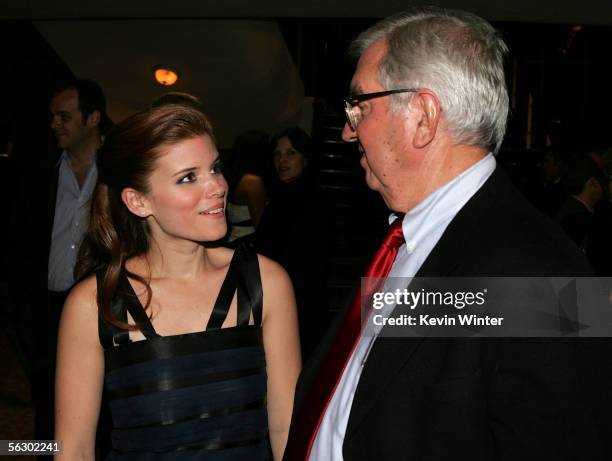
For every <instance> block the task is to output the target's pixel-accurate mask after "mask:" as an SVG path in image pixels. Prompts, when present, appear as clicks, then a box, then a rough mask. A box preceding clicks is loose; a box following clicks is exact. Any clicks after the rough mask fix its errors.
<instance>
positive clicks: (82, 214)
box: [7, 79, 112, 440]
mask: <svg viewBox="0 0 612 461" xmlns="http://www.w3.org/2000/svg"><path fill="white" fill-rule="evenodd" d="M50 112H51V122H50V127H51V130H52V132H53V135H54V136H55V139H56V141H57V146H58V147H59V148H60V149H61V154H60V156H59V158H53V159H46V158H38V159H37V160H36V161H34V162H32V161H28V163H27V164H21V165H19V168H18V169H17V170H16V171H15V174H16V176H17V178H16V179H15V181H16V184H17V185H16V189H15V193H14V195H13V200H14V203H15V205H14V206H13V213H12V220H11V225H10V230H9V232H10V236H9V239H8V256H7V259H8V262H7V264H8V267H9V268H10V271H9V274H8V278H9V300H8V303H9V305H10V308H11V309H12V312H13V314H12V315H13V318H14V321H15V323H16V326H17V330H18V334H17V335H18V337H19V342H20V346H21V349H22V350H23V355H24V356H25V366H26V368H27V372H28V373H29V376H30V385H31V393H32V401H33V404H34V409H35V437H36V438H37V439H39V440H48V439H52V438H53V395H54V382H55V379H54V370H55V350H56V343H57V328H58V322H59V318H60V314H61V309H62V306H63V304H64V300H65V298H66V296H67V294H68V291H69V290H70V288H71V287H72V285H73V284H74V277H73V271H74V267H75V263H76V259H77V253H78V249H79V245H80V243H81V240H82V237H83V234H84V231H85V229H86V227H87V215H88V209H89V200H90V197H91V193H92V191H93V188H94V185H95V183H96V179H97V168H96V164H95V158H96V154H97V151H98V149H99V147H100V145H101V144H102V138H103V134H104V132H105V130H107V129H108V128H109V127H110V126H111V125H112V122H111V120H110V118H109V117H108V115H107V114H106V98H105V96H104V92H103V91H102V89H101V88H100V86H99V85H98V84H97V83H95V82H93V81H91V80H84V79H78V80H74V81H71V82H68V83H66V84H64V85H62V86H61V87H59V88H58V89H57V90H56V91H55V92H54V94H53V97H52V99H51V103H50Z"/></svg>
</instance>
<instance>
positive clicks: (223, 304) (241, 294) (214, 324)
mask: <svg viewBox="0 0 612 461" xmlns="http://www.w3.org/2000/svg"><path fill="white" fill-rule="evenodd" d="M234 293H236V294H237V301H238V315H237V317H238V319H237V325H238V326H247V325H248V324H249V319H250V317H251V311H252V312H253V319H254V320H255V325H260V324H261V311H262V300H263V293H262V289H261V278H260V275H259V263H258V261H257V254H256V253H255V252H254V251H253V250H252V249H250V248H248V247H247V246H246V245H240V246H239V247H238V248H237V249H236V251H234V255H233V256H232V261H231V262H230V267H229V269H228V271H227V275H226V276H225V280H224V281H223V284H222V285H221V289H220V290H219V296H218V297H217V300H216V301H215V306H214V308H213V312H212V314H211V316H210V319H209V320H208V325H207V326H206V330H218V329H219V328H221V326H222V325H223V322H224V321H225V318H226V317H227V314H228V312H229V308H230V305H231V303H232V299H233V298H234Z"/></svg>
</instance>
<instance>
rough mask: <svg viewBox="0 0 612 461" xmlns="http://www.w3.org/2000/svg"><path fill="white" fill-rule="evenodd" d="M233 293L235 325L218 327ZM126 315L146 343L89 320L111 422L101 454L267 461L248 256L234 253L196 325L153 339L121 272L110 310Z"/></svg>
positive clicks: (257, 307) (253, 275)
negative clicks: (100, 354)
mask: <svg viewBox="0 0 612 461" xmlns="http://www.w3.org/2000/svg"><path fill="white" fill-rule="evenodd" d="M234 294H237V302H238V316H237V317H238V320H237V325H236V326H235V327H231V328H221V325H222V324H223V321H224V320H225V318H226V316H227V313H228V311H229V307H230V304H231V301H232V299H233V296H234ZM127 312H129V313H130V315H131V316H132V318H133V319H134V320H135V321H136V322H137V323H138V324H139V325H141V326H142V333H143V335H144V336H145V338H146V340H143V341H131V340H130V338H129V334H128V331H126V330H122V329H119V328H117V327H115V326H113V325H111V324H109V323H108V322H106V321H105V320H104V319H103V318H102V317H100V322H99V333H100V341H101V342H102V345H103V347H104V349H105V378H104V384H105V392H106V396H107V399H108V401H109V405H110V413H111V416H112V423H113V429H112V434H111V439H112V450H111V452H110V454H109V455H108V457H107V460H131V461H139V460H143V461H144V460H156V461H157V460H192V459H193V460H195V459H197V460H205V461H237V460H249V461H256V460H265V459H270V458H271V456H270V448H269V447H270V445H269V439H268V418H267V412H266V382H267V376H266V361H265V355H264V349H263V342H262V332H261V316H262V289H261V279H260V274H259V265H258V262H257V256H256V254H255V253H253V252H252V251H250V250H248V249H246V248H244V247H240V248H238V249H237V250H236V252H235V253H234V256H233V258H232V261H231V263H230V267H229V270H228V273H227V276H226V278H225V280H224V282H223V284H222V286H221V290H220V292H219V296H218V298H217V300H216V303H215V306H214V309H213V313H212V315H211V317H210V319H209V321H208V324H207V326H206V329H205V330H204V331H201V332H199V333H189V334H182V335H175V336H159V335H158V334H157V333H156V332H155V329H154V328H153V325H152V324H151V322H150V320H149V318H148V316H147V314H146V313H145V310H144V309H143V307H142V305H141V303H140V302H139V300H138V297H137V296H136V294H135V293H134V291H133V290H132V287H131V285H130V283H129V282H128V279H127V277H125V276H123V277H122V279H121V282H120V287H119V294H118V296H116V298H115V300H114V302H113V314H114V315H115V318H117V319H119V320H122V321H124V322H125V321H127ZM251 316H252V318H253V319H254V324H253V325H249V320H250V318H251Z"/></svg>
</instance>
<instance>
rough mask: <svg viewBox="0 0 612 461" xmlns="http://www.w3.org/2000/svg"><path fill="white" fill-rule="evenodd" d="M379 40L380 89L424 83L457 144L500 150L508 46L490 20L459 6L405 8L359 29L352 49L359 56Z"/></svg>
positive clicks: (397, 100)
mask: <svg viewBox="0 0 612 461" xmlns="http://www.w3.org/2000/svg"><path fill="white" fill-rule="evenodd" d="M379 39H384V40H385V41H386V42H387V45H388V52H387V54H386V56H385V57H383V58H382V60H381V63H380V66H379V79H380V83H381V85H382V86H383V87H384V88H385V89H389V90H391V89H397V88H429V89H430V90H432V91H433V92H434V93H435V94H436V95H437V97H438V99H439V100H440V105H441V107H442V113H443V116H444V117H445V118H446V120H447V122H448V127H449V130H450V131H451V133H452V134H453V139H454V141H455V142H456V143H458V144H465V145H471V146H479V147H484V148H487V149H489V150H491V151H493V152H497V151H498V150H499V147H500V145H501V142H502V140H503V138H504V133H505V131H506V120H507V117H508V91H507V89H506V81H505V77H504V66H503V64H504V63H503V61H504V56H505V54H506V53H507V51H508V48H507V47H506V44H505V43H504V41H503V40H502V39H501V37H500V36H499V35H498V33H497V32H496V30H495V29H494V28H493V27H492V26H491V24H489V23H488V22H487V21H485V20H484V19H482V18H480V17H478V16H476V15H474V14H471V13H467V12H463V11H455V10H445V9H439V8H425V9H420V10H412V11H406V12H402V13H399V14H396V15H394V16H390V17H388V18H386V19H383V20H382V21H380V22H379V23H377V24H375V25H374V26H372V27H371V28H369V29H368V30H366V31H364V32H363V33H362V34H361V35H360V36H359V37H358V38H357V39H356V40H355V41H354V42H353V45H352V52H353V54H355V55H357V56H360V55H361V54H362V53H363V52H364V51H365V50H366V48H368V47H369V46H370V45H372V44H373V43H374V42H376V41H378V40H379ZM412 96H413V95H412V94H408V95H406V94H397V95H393V96H391V98H392V99H391V106H392V109H393V110H396V111H397V110H400V109H401V108H402V107H405V104H406V102H407V101H409V100H410V98H411V97H412Z"/></svg>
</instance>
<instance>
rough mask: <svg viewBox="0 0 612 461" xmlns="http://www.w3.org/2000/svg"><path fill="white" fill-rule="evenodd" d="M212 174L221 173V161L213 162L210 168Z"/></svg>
mask: <svg viewBox="0 0 612 461" xmlns="http://www.w3.org/2000/svg"><path fill="white" fill-rule="evenodd" d="M210 172H211V173H212V174H221V162H215V163H214V164H213V166H212V168H211V169H210Z"/></svg>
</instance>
